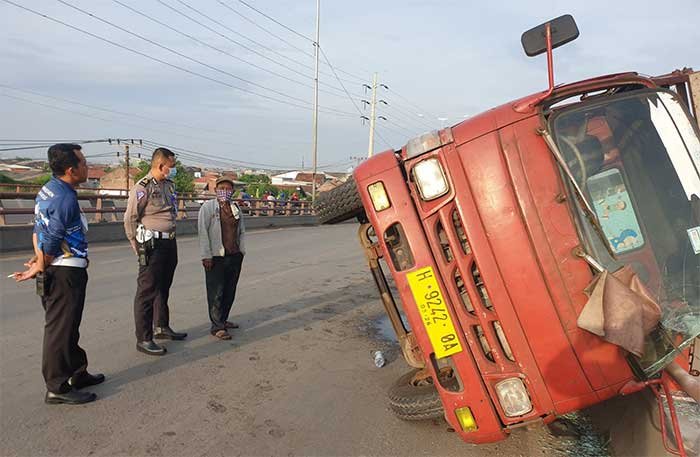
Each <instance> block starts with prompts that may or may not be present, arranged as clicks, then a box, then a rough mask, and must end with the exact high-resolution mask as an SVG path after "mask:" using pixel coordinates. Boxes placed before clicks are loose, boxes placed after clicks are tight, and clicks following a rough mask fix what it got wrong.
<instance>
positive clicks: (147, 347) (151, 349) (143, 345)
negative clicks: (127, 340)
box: [136, 340, 168, 355]
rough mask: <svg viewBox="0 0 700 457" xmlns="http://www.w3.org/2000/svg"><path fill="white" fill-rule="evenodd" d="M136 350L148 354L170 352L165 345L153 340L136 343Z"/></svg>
mask: <svg viewBox="0 0 700 457" xmlns="http://www.w3.org/2000/svg"><path fill="white" fill-rule="evenodd" d="M136 350H137V351H139V352H143V353H144V354H148V355H165V353H166V352H168V350H167V349H165V347H163V346H159V345H157V344H156V343H154V342H153V340H149V341H139V342H138V343H136Z"/></svg>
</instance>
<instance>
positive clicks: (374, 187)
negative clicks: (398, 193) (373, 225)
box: [367, 181, 391, 212]
mask: <svg viewBox="0 0 700 457" xmlns="http://www.w3.org/2000/svg"><path fill="white" fill-rule="evenodd" d="M367 192H369V198H370V199H371V200H372V206H374V210H375V211H377V212H379V211H383V210H385V209H387V208H389V207H390V206H391V202H389V196H388V195H387V194H386V189H385V188H384V183H383V182H381V181H377V182H375V183H374V184H370V185H369V187H367Z"/></svg>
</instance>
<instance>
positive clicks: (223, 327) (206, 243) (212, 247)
mask: <svg viewBox="0 0 700 457" xmlns="http://www.w3.org/2000/svg"><path fill="white" fill-rule="evenodd" d="M232 195H233V181H232V180H231V179H229V178H227V177H225V176H224V177H221V178H219V179H218V180H217V181H216V198H213V199H211V200H209V201H207V202H205V203H204V204H203V205H202V207H201V208H200V209H199V216H198V224H197V227H198V231H199V250H200V255H201V258H202V266H203V267H204V277H205V282H206V286H207V304H208V306H209V319H210V320H211V334H212V335H214V336H215V337H217V338H219V339H221V340H230V339H231V335H230V334H229V333H228V330H229V329H232V328H238V324H235V323H233V322H229V321H228V316H229V313H230V312H231V307H232V306H233V301H234V299H235V298H236V286H237V285H238V278H239V276H240V274H241V266H242V265H243V256H244V255H245V246H244V239H243V238H244V234H245V225H244V223H243V217H242V214H241V210H240V208H239V207H238V205H237V204H236V202H235V201H233V200H231V196H232Z"/></svg>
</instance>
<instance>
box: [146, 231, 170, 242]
mask: <svg viewBox="0 0 700 457" xmlns="http://www.w3.org/2000/svg"><path fill="white" fill-rule="evenodd" d="M149 232H150V235H152V237H153V238H155V239H156V240H174V239H175V232H159V231H157V230H148V229H146V238H150V237H149V236H148V235H149Z"/></svg>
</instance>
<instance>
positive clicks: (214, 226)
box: [197, 198, 245, 259]
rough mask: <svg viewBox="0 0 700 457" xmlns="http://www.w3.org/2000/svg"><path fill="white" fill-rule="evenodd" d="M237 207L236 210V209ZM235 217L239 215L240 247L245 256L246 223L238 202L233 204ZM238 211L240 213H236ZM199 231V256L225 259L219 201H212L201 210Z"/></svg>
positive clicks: (206, 203) (198, 220)
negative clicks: (236, 214)
mask: <svg viewBox="0 0 700 457" xmlns="http://www.w3.org/2000/svg"><path fill="white" fill-rule="evenodd" d="M234 207H235V208H234ZM231 209H233V212H234V216H235V213H236V212H237V213H238V247H239V249H240V250H241V253H243V254H245V240H244V238H245V236H244V235H245V223H244V222H243V213H242V212H241V209H240V207H239V206H238V205H237V204H236V202H231ZM236 210H238V211H236ZM197 230H198V231H199V254H200V257H201V258H202V259H211V258H212V257H223V255H224V253H225V251H224V243H223V242H222V241H221V219H220V213H219V201H218V200H217V199H215V198H214V199H211V200H208V201H206V202H204V204H203V205H202V207H201V208H199V217H198V218H197Z"/></svg>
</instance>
